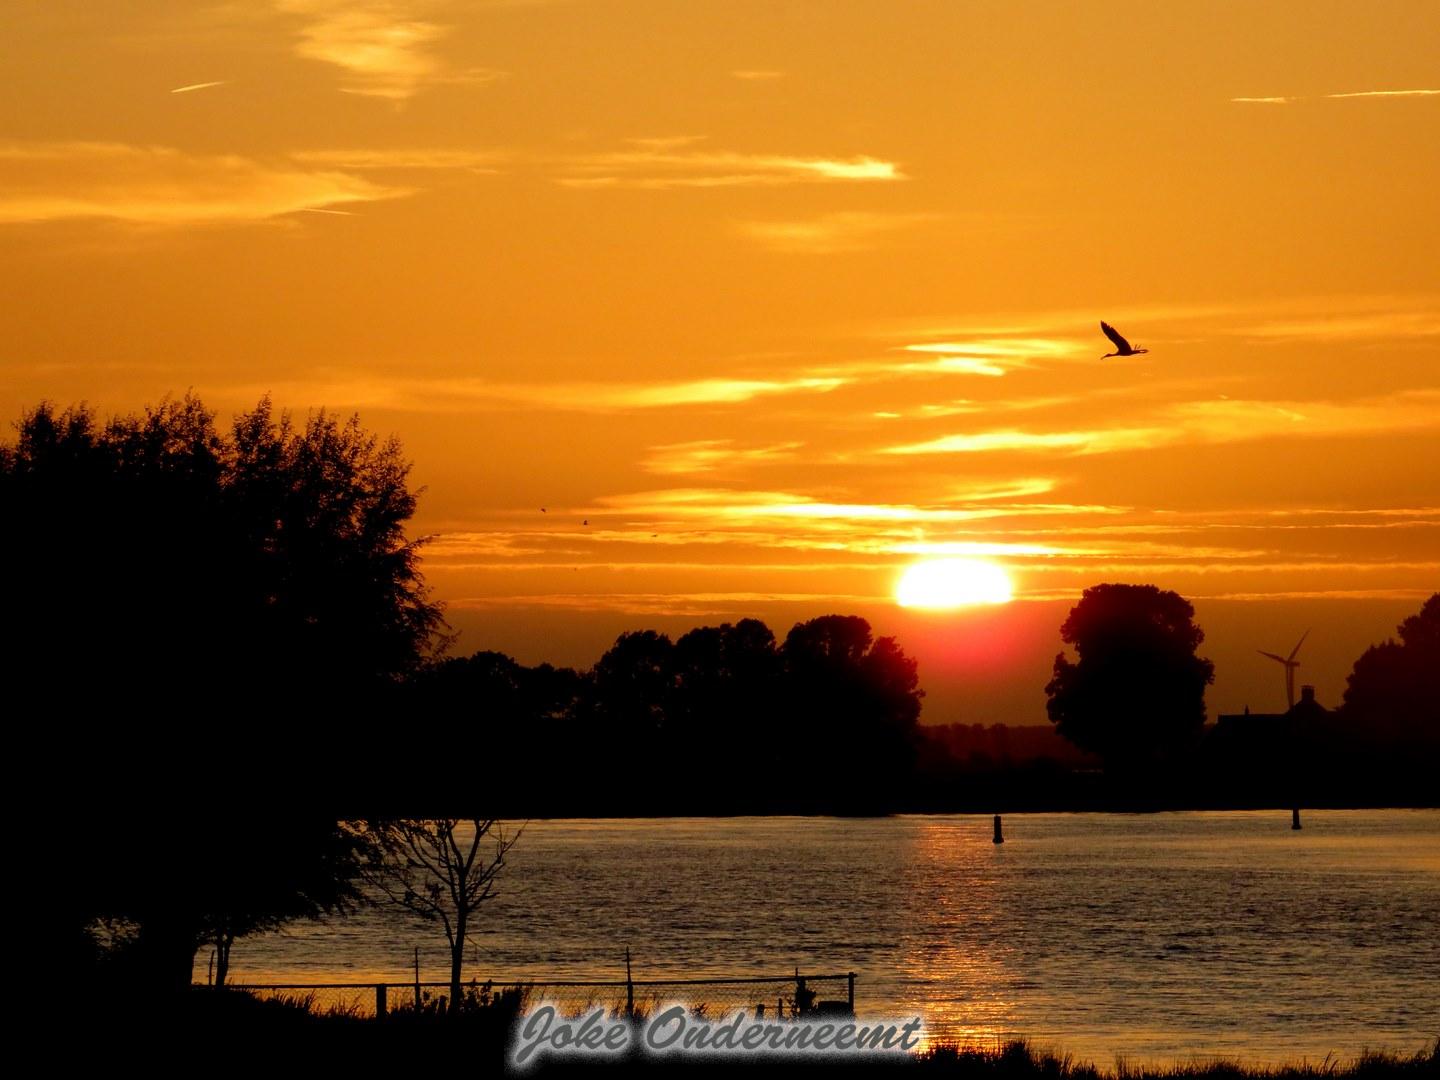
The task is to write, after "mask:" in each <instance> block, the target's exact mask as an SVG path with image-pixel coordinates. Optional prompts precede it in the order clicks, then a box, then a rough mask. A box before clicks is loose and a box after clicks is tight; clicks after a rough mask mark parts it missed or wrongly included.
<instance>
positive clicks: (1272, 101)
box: [1230, 90, 1440, 105]
mask: <svg viewBox="0 0 1440 1080" xmlns="http://www.w3.org/2000/svg"><path fill="white" fill-rule="evenodd" d="M1436 95H1440V90H1354V91H1351V92H1349V93H1344V94H1320V95H1317V96H1310V97H1306V96H1303V95H1299V96H1294V97H1232V98H1231V99H1230V100H1231V101H1234V102H1240V103H1243V104H1252V105H1289V104H1290V103H1291V102H1295V101H1338V100H1340V99H1342V98H1408V97H1435V96H1436Z"/></svg>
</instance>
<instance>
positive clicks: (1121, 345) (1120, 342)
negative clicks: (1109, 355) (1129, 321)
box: [1100, 322, 1130, 352]
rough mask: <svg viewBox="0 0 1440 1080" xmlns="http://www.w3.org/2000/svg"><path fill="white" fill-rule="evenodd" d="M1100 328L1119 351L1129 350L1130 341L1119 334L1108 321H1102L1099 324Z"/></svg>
mask: <svg viewBox="0 0 1440 1080" xmlns="http://www.w3.org/2000/svg"><path fill="white" fill-rule="evenodd" d="M1100 329H1101V330H1103V331H1105V336H1106V337H1108V338H1109V339H1110V340H1111V341H1113V342H1114V343H1115V347H1116V348H1117V349H1119V350H1120V351H1121V352H1129V351H1130V343H1129V342H1128V341H1126V340H1125V339H1124V338H1123V337H1121V336H1120V331H1119V330H1116V329H1115V328H1114V327H1113V326H1111V325H1110V324H1109V323H1108V322H1102V323H1101V324H1100Z"/></svg>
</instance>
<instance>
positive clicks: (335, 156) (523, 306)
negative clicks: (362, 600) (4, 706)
mask: <svg viewBox="0 0 1440 1080" xmlns="http://www.w3.org/2000/svg"><path fill="white" fill-rule="evenodd" d="M4 24H5V25H4V33H3V34H0V85H3V89H4V93H3V94H0V305H3V306H0V311H3V314H4V327H5V334H4V346H3V350H0V364H3V365H4V375H5V377H4V380H3V383H0V410H3V411H4V413H5V414H6V415H8V416H12V417H13V416H15V415H17V414H18V412H19V410H20V408H21V407H22V406H24V405H26V404H33V403H34V402H36V401H37V400H39V399H41V398H52V399H56V400H59V401H71V400H77V399H82V398H83V399H87V400H89V401H91V402H92V403H93V404H95V405H96V406H98V407H99V408H101V409H102V410H104V409H115V410H118V409H132V408H136V407H138V406H140V405H142V404H144V403H146V402H149V401H154V400H156V399H158V398H159V397H160V396H162V395H163V394H165V393H183V392H184V391H185V390H186V389H194V390H195V391H196V392H197V393H199V394H200V395H201V396H202V397H203V398H204V400H205V401H206V402H207V403H209V404H210V405H211V406H212V407H215V408H217V409H219V410H220V411H221V412H222V414H225V413H228V412H231V411H234V410H236V409H238V408H241V407H244V406H247V405H251V404H253V403H254V401H255V400H256V398H257V397H259V396H260V395H261V394H263V393H266V392H269V393H271V394H272V395H273V397H274V399H275V401H276V403H277V405H281V406H285V407H289V408H292V409H295V410H297V411H301V412H303V411H304V410H306V409H308V408H311V407H316V406H321V405H324V406H328V407H331V408H335V409H339V410H343V411H351V410H356V409H358V410H359V411H360V412H361V414H362V417H363V418H364V420H365V421H366V423H367V424H368V425H369V426H371V427H372V428H376V429H378V430H380V431H382V432H394V433H395V434H397V435H399V436H400V438H401V439H402V440H403V442H404V443H405V446H406V448H407V450H408V452H409V454H410V455H411V456H412V458H413V459H414V461H415V478H416V480H417V482H419V483H422V484H425V485H427V486H428V490H427V493H426V495H425V497H424V499H423V501H422V508H421V514H420V518H419V520H418V522H417V526H418V528H419V529H420V530H421V531H424V532H431V533H436V534H438V539H437V540H436V541H435V542H434V544H433V546H432V547H431V549H430V555H429V557H428V558H427V561H426V572H427V575H428V577H429V579H430V580H431V582H432V583H433V584H434V586H435V587H436V590H437V593H438V594H439V595H440V596H441V597H442V598H443V599H445V600H446V601H447V602H448V603H449V608H450V619H451V622H452V623H453V624H454V625H455V626H456V627H458V628H460V629H461V630H462V631H463V637H462V641H461V644H460V648H461V649H464V650H469V649H474V648H482V647H494V648H500V649H504V650H506V651H510V652H513V653H515V654H516V655H518V656H520V657H521V658H522V659H524V660H527V661H535V660H539V659H542V658H549V659H553V660H556V661H560V662H567V663H588V662H589V661H590V660H592V659H593V658H594V657H595V656H596V655H598V653H599V652H600V651H601V650H602V649H603V647H604V646H605V644H606V643H607V641H608V639H609V638H610V637H611V636H613V634H614V633H615V632H616V631H618V630H619V629H622V628H627V627H638V626H642V625H655V626H659V627H662V628H665V629H669V630H683V629H684V628H685V627H687V626H690V625H694V624H695V623H697V622H714V621H718V620H720V619H724V618H732V619H733V618H735V617H738V616H742V615H746V614H754V615H759V616H761V617H764V618H766V619H767V620H768V621H769V622H770V623H771V625H772V626H774V627H775V628H776V629H777V631H779V632H780V633H782V634H783V632H784V630H785V629H786V628H787V627H788V626H789V625H790V623H791V622H792V621H794V620H796V619H799V618H806V617H810V616H813V615H817V614H823V613H826V612H829V611H837V610H838V611H856V612H859V613H862V614H865V615H867V616H868V617H870V618H871V620H872V622H874V623H875V624H876V626H877V628H878V629H879V630H881V631H882V632H889V633H896V634H898V635H899V636H900V637H901V640H902V643H904V644H905V645H906V646H907V647H908V648H910V649H911V650H912V651H913V652H916V653H917V654H919V655H920V656H921V659H922V677H923V679H924V682H925V685H926V686H927V689H929V690H930V700H929V702H928V708H927V719H929V720H945V719H963V720H967V721H971V722H974V721H984V722H989V721H993V720H1002V719H1010V720H1021V721H1030V722H1034V721H1037V720H1040V719H1042V718H1043V697H1042V696H1041V695H1040V692H1039V686H1040V685H1043V682H1044V679H1045V672H1046V668H1047V666H1048V662H1049V659H1050V658H1051V657H1052V656H1053V654H1054V652H1055V651H1056V649H1057V648H1058V647H1059V642H1058V638H1057V635H1056V632H1055V627H1056V626H1057V625H1058V623H1059V622H1060V620H1061V619H1062V618H1063V615H1064V612H1065V609H1066V607H1067V606H1068V603H1069V602H1072V601H1073V599H1074V598H1075V597H1076V596H1077V595H1078V593H1079V591H1080V589H1082V588H1083V587H1084V586H1086V585H1088V584H1093V583H1096V582H1099V581H1104V580H1124V581H1144V582H1154V583H1156V584H1159V585H1162V586H1164V587H1168V588H1174V589H1177V590H1179V591H1180V592H1182V593H1183V594H1185V595H1186V596H1188V597H1191V598H1192V599H1194V600H1195V602H1196V604H1197V607H1198V608H1199V611H1200V617H1201V622H1202V625H1204V626H1205V627H1206V628H1207V630H1208V631H1209V634H1210V641H1209V642H1208V643H1207V649H1206V651H1207V652H1208V654H1209V655H1211V656H1212V657H1213V658H1215V659H1216V660H1217V663H1218V664H1219V671H1218V674H1217V684H1216V687H1215V690H1214V691H1213V692H1212V694H1211V703H1212V712H1213V711H1215V709H1216V708H1217V707H1218V708H1220V709H1231V708H1236V709H1238V708H1239V707H1240V706H1241V705H1243V704H1245V703H1250V704H1252V705H1253V706H1254V707H1256V708H1270V707H1274V706H1275V705H1276V704H1278V703H1279V702H1280V701H1281V700H1282V693H1281V690H1280V685H1281V684H1280V679H1279V670H1278V668H1276V669H1275V670H1274V671H1271V670H1268V668H1269V667H1274V665H1271V664H1269V662H1267V661H1265V660H1263V659H1262V658H1260V657H1258V656H1256V655H1255V653H1254V652H1253V650H1254V649H1255V648H1266V649H1270V650H1273V651H1288V648H1289V645H1290V644H1293V641H1294V639H1295V638H1298V637H1299V634H1300V632H1301V631H1302V630H1304V629H1305V628H1306V627H1307V626H1311V625H1313V626H1314V627H1315V630H1314V632H1313V633H1312V635H1311V639H1310V641H1309V642H1307V644H1306V652H1305V653H1304V654H1302V659H1307V658H1308V659H1309V660H1310V668H1309V669H1308V670H1306V669H1302V678H1306V679H1313V680H1314V681H1316V682H1317V683H1318V684H1319V687H1320V694H1321V697H1322V699H1324V700H1329V701H1332V702H1333V700H1335V698H1336V697H1338V695H1339V692H1340V689H1341V688H1342V686H1343V678H1344V674H1345V672H1346V671H1347V670H1348V666H1349V663H1350V661H1351V660H1353V658H1354V655H1355V654H1356V653H1357V652H1358V651H1359V650H1360V649H1361V648H1363V647H1364V645H1365V644H1366V643H1368V642H1370V641H1373V640H1377V639H1379V638H1382V637H1383V636H1385V635H1386V634H1387V633H1389V632H1391V631H1392V630H1393V625H1394V623H1395V622H1396V621H1398V619H1399V618H1401V617H1402V616H1403V615H1405V614H1406V613H1408V612H1411V611H1414V610H1416V609H1418V607H1419V602H1420V600H1421V599H1422V598H1423V596H1425V595H1428V593H1429V592H1431V591H1433V590H1434V589H1435V588H1436V587H1437V586H1440V573H1437V570H1440V543H1437V530H1440V467H1437V465H1436V462H1437V461H1440V374H1437V371H1440V365H1437V361H1440V259H1437V257H1436V251H1437V241H1440V200H1437V199H1436V198H1435V196H1434V192H1435V191H1436V190H1440V59H1437V58H1440V5H1436V4H1434V3H1430V2H1392V3H1385V2H1365V3H1359V2H1353V3H1348V2H1347V3H1335V2H1317V0H1303V2H1298V0H1297V2H1289V0H1285V2H1281V0H1273V2H1265V3H1192V2H1188V0H1183V2H1182V0H1168V2H1166V3H1163V4H1161V3H1154V2H1148V0H1147V2H1138V0H1137V2H1128V3H1120V2H1098V0H1097V2H1095V3H1088V4H1078V3H1056V2H1051V3H1036V2H1026V0H988V2H978V0H976V2H972V0H944V2H941V0H934V2H918V0H917V2H909V3H900V4H897V3H883V2H878V0H874V2H859V0H854V2H847V0H824V2H820V0H816V2H809V3H783V2H772V3H763V4H762V3H747V2H743V0H724V2H710V0H686V2H684V3H680V2H675V0H663V2H662V0H651V2H642V0H632V2H609V0H549V2H547V0H528V2H527V0H492V2H488V3H487V2H476V0H471V2H468V3H467V2H446V0H350V2H341V0H268V2H265V0H250V2H244V3H242V2H215V3H205V2H202V0H192V2H184V3H179V2H176V3H155V2H149V0H126V2H123V3H121V2H114V3H105V4H95V3H93V2H75V0H43V2H40V0H34V2H31V0H21V2H16V3H11V4H10V5H8V7H7V10H6V13H5V16H4ZM1100 318H1105V319H1108V320H1109V321H1111V322H1113V323H1115V324H1116V325H1117V326H1118V327H1119V328H1120V329H1121V330H1122V331H1123V332H1125V333H1126V334H1127V335H1128V336H1129V337H1130V338H1131V339H1132V340H1133V341H1135V342H1136V343H1137V344H1140V345H1143V346H1147V347H1149V348H1150V349H1151V350H1152V351H1151V352H1150V353H1149V354H1148V355H1145V356H1140V357H1135V358H1131V359H1120V360H1116V359H1111V360H1106V361H1101V360H1100V359H1099V357H1100V354H1101V353H1103V352H1107V351H1109V345H1108V343H1107V342H1106V341H1105V340H1104V339H1103V338H1102V337H1101V336H1100V335H1099V332H1098V328H1097V325H1096V323H1097V320H1098V319H1100ZM542 506H544V507H546V508H547V512H546V513H545V514H541V513H540V507H542ZM584 520H588V521H589V525H588V526H585V525H582V524H581V522H582V521H584ZM943 554H960V555H983V556H986V557H989V558H993V559H994V560H996V561H998V562H1000V563H1002V564H1003V565H1004V566H1006V567H1007V568H1008V569H1009V571H1010V572H1011V575H1012V577H1013V579H1014V582H1015V588H1016V593H1017V601H1016V602H1015V603H1013V604H1011V605H1008V606H1007V607H1005V608H1003V609H976V610H967V611H961V612H952V613H915V612H906V611H901V610H899V609H897V608H896V607H895V606H894V605H893V603H892V602H891V599H890V598H891V596H892V594H893V587H894V581H895V579H896V577H897V575H898V573H899V572H900V571H901V570H902V569H903V568H904V567H905V566H906V565H908V564H909V563H910V562H912V561H913V560H914V559H915V558H917V557H923V556H925V555H943ZM982 683H983V684H984V685H982Z"/></svg>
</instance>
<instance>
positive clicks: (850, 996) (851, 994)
mask: <svg viewBox="0 0 1440 1080" xmlns="http://www.w3.org/2000/svg"><path fill="white" fill-rule="evenodd" d="M849 983H850V986H849V989H848V991H847V992H846V994H845V1000H846V1001H847V1002H848V1003H849V1005H850V1015H851V1016H854V1015H855V973H854V972H853V971H852V972H850V978H849Z"/></svg>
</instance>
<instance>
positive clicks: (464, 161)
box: [290, 147, 508, 173]
mask: <svg viewBox="0 0 1440 1080" xmlns="http://www.w3.org/2000/svg"><path fill="white" fill-rule="evenodd" d="M290 156H291V157H292V158H294V159H295V160H296V161H303V162H305V163H306V164H309V165H324V166H327V167H330V168H336V169H351V170H358V171H362V172H363V171H383V170H386V169H394V170H398V171H406V170H421V169H461V170H466V171H469V172H480V173H487V172H494V171H495V170H494V166H495V165H496V164H497V163H499V162H502V161H504V160H505V159H506V158H507V157H508V154H506V153H505V152H504V151H500V150H463V149H443V148H425V147H414V148H408V149H407V148H394V149H371V148H364V147H355V148H349V149H331V150H300V151H297V152H295V153H293V154H291V155H290Z"/></svg>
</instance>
